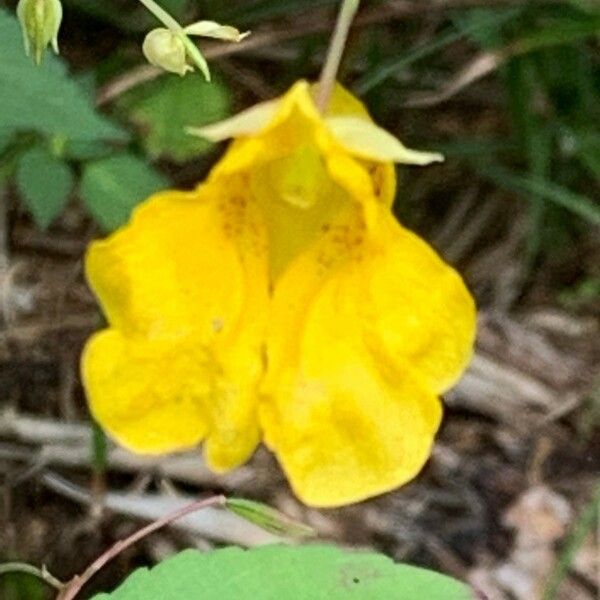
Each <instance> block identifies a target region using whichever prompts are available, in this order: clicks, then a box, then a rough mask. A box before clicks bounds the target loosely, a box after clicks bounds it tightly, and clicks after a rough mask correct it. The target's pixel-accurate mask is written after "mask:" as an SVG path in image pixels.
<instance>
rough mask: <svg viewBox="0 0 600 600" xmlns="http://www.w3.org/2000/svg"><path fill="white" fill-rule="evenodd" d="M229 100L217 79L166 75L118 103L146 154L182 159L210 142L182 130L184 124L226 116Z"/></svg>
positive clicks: (195, 124)
mask: <svg viewBox="0 0 600 600" xmlns="http://www.w3.org/2000/svg"><path fill="white" fill-rule="evenodd" d="M229 104H230V103H229V93H228V91H227V89H226V88H225V86H224V85H223V84H221V83H219V81H218V80H217V81H213V82H212V83H207V82H206V81H204V79H203V78H202V77H166V78H163V79H161V80H160V81H157V82H153V83H151V84H149V85H146V86H143V87H142V88H140V89H139V90H135V92H134V93H133V95H130V97H129V98H126V99H125V100H124V101H123V103H122V106H125V107H126V108H128V110H129V116H130V118H131V120H132V121H133V122H134V123H136V124H137V125H138V126H139V127H140V130H141V131H142V134H143V144H144V146H145V148H146V151H147V152H148V154H149V155H150V156H152V157H159V156H162V157H167V158H170V159H172V160H174V161H177V162H182V161H185V160H187V159H189V158H192V157H194V156H197V155H198V154H200V153H202V152H204V151H206V150H207V149H208V148H210V146H211V144H210V142H208V141H206V140H203V139H201V138H198V137H196V136H192V135H189V134H188V133H186V132H185V128H186V127H189V126H190V125H192V126H201V125H207V124H209V123H214V122H215V121H219V120H221V119H224V118H225V117H228V116H229Z"/></svg>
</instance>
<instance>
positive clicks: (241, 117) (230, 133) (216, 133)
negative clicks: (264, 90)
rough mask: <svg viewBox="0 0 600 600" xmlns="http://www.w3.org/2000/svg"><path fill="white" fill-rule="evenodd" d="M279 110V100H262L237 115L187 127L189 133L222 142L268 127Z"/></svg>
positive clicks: (252, 133)
mask: <svg viewBox="0 0 600 600" xmlns="http://www.w3.org/2000/svg"><path fill="white" fill-rule="evenodd" d="M276 112H277V101H276V100H270V101H269V102H261V103H260V104H256V105H254V106H253V107H252V108H248V109H247V110H243V111H242V112H240V113H238V114H237V115H235V116H233V117H231V118H229V119H224V120H223V121H219V122H217V123H213V124H212V125H205V126H204V127H187V128H186V131H187V133H189V134H191V135H195V136H198V137H201V138H205V139H207V140H209V141H211V142H222V141H224V140H228V139H229V138H233V137H236V138H237V137H240V136H246V135H254V134H256V133H258V132H259V131H260V130H261V129H263V128H264V127H266V126H267V125H268V124H269V122H270V121H271V120H272V119H273V117H274V116H275V114H276Z"/></svg>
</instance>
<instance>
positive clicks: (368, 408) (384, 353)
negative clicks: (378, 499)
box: [260, 208, 474, 506]
mask: <svg viewBox="0 0 600 600" xmlns="http://www.w3.org/2000/svg"><path fill="white" fill-rule="evenodd" d="M407 256H409V257H410V259H409V260H407ZM446 298H447V301H446ZM440 303H441V308H440V307H439V304H440ZM272 311H273V312H272V316H271V322H270V329H269V337H268V353H269V359H270V364H269V373H268V376H267V381H266V383H265V387H264V393H265V399H264V401H263V402H262V403H261V413H260V414H261V424H262V426H263V428H264V430H265V440H266V443H267V444H268V445H269V446H270V447H271V448H272V449H273V451H274V452H275V453H276V455H277V456H278V458H279V460H280V462H281V464H282V466H283V468H284V470H285V471H286V473H287V475H288V477H289V479H290V481H291V483H292V486H293V487H294V489H295V491H296V493H297V494H298V496H299V497H300V498H301V499H302V500H304V501H305V502H306V503H308V504H311V505H316V506H339V505H343V504H347V503H350V502H356V501H359V500H363V499H365V498H369V497H372V496H375V495H377V494H380V493H383V492H385V491H388V490H391V489H393V488H395V487H397V486H399V485H401V484H403V483H405V482H407V481H409V480H410V479H412V478H413V477H414V476H415V475H416V474H417V473H418V472H419V470H420V469H421V468H422V466H423V464H424V463H425V461H426V460H427V458H428V456H429V453H430V449H431V445H432V442H433V438H434V434H435V432H436V430H437V428H438V426H439V422H440V418H441V404H440V401H439V399H438V394H439V393H440V392H441V391H443V390H444V389H446V388H447V386H448V385H449V384H450V383H451V382H452V381H453V380H454V379H455V378H456V376H457V375H458V373H459V372H460V371H462V369H463V368H464V366H465V364H466V362H467V361H468V359H469V357H470V355H471V352H472V343H473V334H474V306H473V301H472V299H471V297H470V295H469V293H468V292H467V290H466V288H465V287H464V284H463V283H462V280H461V279H460V277H459V276H458V275H456V273H455V272H454V271H453V270H452V269H451V268H450V267H449V266H447V265H445V264H444V263H443V262H442V261H441V259H440V258H439V257H438V256H437V255H436V254H435V252H434V251H433V250H432V249H431V248H429V246H427V244H426V243H425V242H423V241H422V240H420V239H419V238H418V237H417V236H414V235H413V234H410V233H409V232H408V231H407V230H405V229H403V228H402V227H400V226H399V225H398V224H396V223H395V221H394V219H393V217H392V216H391V214H389V213H388V212H387V211H386V210H385V209H384V208H381V210H380V212H379V221H378V226H377V228H376V229H374V230H372V231H369V230H368V229H367V228H366V227H365V226H364V225H363V226H361V221H360V218H359V217H357V215H356V214H352V213H348V214H347V215H346V218H345V219H342V220H340V221H339V222H337V223H336V224H334V226H333V227H332V228H331V230H330V232H328V234H327V235H326V236H324V237H323V239H322V240H320V241H319V242H318V243H316V244H315V245H314V247H313V248H312V249H311V251H310V252H306V253H305V254H304V255H303V256H301V257H299V258H298V259H297V261H296V262H295V263H294V264H292V265H291V267H290V268H289V270H288V271H287V272H286V274H285V275H284V277H283V278H282V280H281V281H280V282H279V285H278V287H277V288H276V290H275V297H274V304H273V309H272ZM291 331H295V332H297V334H296V335H295V336H290V335H287V334H286V332H291Z"/></svg>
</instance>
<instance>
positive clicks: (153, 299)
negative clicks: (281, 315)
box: [82, 186, 268, 469]
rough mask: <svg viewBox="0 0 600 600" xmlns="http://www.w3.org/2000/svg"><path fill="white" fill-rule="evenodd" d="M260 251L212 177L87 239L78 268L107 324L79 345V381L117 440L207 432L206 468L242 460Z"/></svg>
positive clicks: (236, 197)
mask: <svg viewBox="0 0 600 600" xmlns="http://www.w3.org/2000/svg"><path fill="white" fill-rule="evenodd" d="M266 260H267V259H266V248H265V239H264V232H263V230H262V227H261V224H260V220H259V219H258V216H257V214H256V207H253V206H251V205H249V203H247V202H246V199H245V198H244V196H243V195H242V193H241V191H240V190H237V189H235V188H229V189H221V188H219V187H218V186H210V187H209V186H202V187H201V188H199V189H198V190H196V191H194V192H165V193H162V194H158V195H156V196H154V197H153V198H150V199H149V200H147V201H146V202H145V203H144V204H143V205H141V206H140V208H138V210H137V211H136V212H135V215H134V217H133V218H132V221H131V222H130V224H129V225H127V226H126V227H124V228H122V229H121V230H119V231H118V232H117V233H115V234H113V235H112V236H110V237H109V238H107V239H106V240H103V241H100V242H95V243H94V244H92V246H91V247H90V249H89V251H88V255H87V257H86V272H87V276H88V280H89V283H90V285H91V287H92V289H93V290H94V291H95V293H96V295H97V296H98V298H99V300H100V303H101V304H102V306H103V309H104V312H105V314H106V316H107V318H108V321H109V324H110V326H111V327H110V329H108V330H105V331H104V332H101V333H99V334H97V335H96V336H95V337H93V338H92V339H91V341H90V342H89V343H88V346H87V348H86V350H85V352H84V357H83V363H82V371H83V381H84V385H85V388H86V392H87V395H88V399H89V403H90V407H91V410H92V412H93V413H94V414H95V415H96V417H97V419H98V421H99V422H100V424H101V425H103V426H104V427H105V428H106V429H107V430H108V431H109V432H111V433H112V434H113V435H114V436H115V437H116V438H117V439H118V440H119V441H120V442H121V443H122V444H123V445H125V446H128V447H131V448H134V449H136V450H138V451H140V452H166V451H169V450H176V449H182V448H187V447H189V446H190V445H194V444H196V443H197V442H198V441H200V440H201V439H204V438H206V453H207V458H208V461H209V463H210V464H211V465H212V466H214V467H215V468H217V469H225V468H231V467H232V466H236V465H238V464H240V462H243V461H244V460H246V459H247V458H248V456H249V454H250V453H251V452H252V450H253V449H254V447H255V446H256V444H257V443H258V438H259V435H258V424H257V414H256V405H257V385H258V381H259V380H260V378H261V376H262V372H263V364H262V343H263V339H264V328H265V320H266V313H267V303H268V299H267V293H268V290H267V285H268V283H267V262H266ZM144 431H146V432H147V435H145V434H144Z"/></svg>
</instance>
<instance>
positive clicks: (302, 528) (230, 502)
mask: <svg viewBox="0 0 600 600" xmlns="http://www.w3.org/2000/svg"><path fill="white" fill-rule="evenodd" d="M225 508H227V509H229V510H230V511H231V512H233V513H235V514H236V515H238V516H240V517H242V518H243V519H246V521H250V522H251V523H254V524H255V525H258V526H259V527H260V528H262V529H264V530H265V531H268V532H269V533H273V534H275V535H280V536H286V537H292V538H307V537H312V536H314V535H315V531H314V529H313V528H312V527H309V526H308V525H304V523H299V522H298V521H294V520H292V519H290V518H289V517H287V516H286V515H284V514H282V513H280V512H279V511H278V510H275V509H274V508H271V507H270V506H267V505H266V504H263V503H262V502H255V501H254V500H244V499H243V498H227V500H226V501H225Z"/></svg>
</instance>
